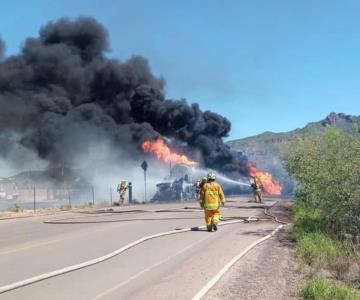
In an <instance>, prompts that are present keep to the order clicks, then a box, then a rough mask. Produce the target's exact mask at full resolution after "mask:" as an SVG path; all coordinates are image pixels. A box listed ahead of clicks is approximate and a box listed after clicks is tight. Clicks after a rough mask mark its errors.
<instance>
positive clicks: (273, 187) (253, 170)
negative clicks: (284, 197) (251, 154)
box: [248, 162, 283, 195]
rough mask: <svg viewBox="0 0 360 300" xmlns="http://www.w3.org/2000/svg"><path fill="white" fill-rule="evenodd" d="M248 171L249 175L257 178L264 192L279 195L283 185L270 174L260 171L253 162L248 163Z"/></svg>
mask: <svg viewBox="0 0 360 300" xmlns="http://www.w3.org/2000/svg"><path fill="white" fill-rule="evenodd" d="M248 167H249V173H250V176H251V177H255V178H257V179H258V180H259V181H260V183H261V185H262V187H263V190H264V193H266V194H269V195H281V192H282V189H283V186H282V184H281V183H280V182H279V181H277V180H276V179H274V178H273V176H272V174H270V173H268V172H265V171H262V170H260V169H258V168H257V167H256V164H255V163H253V162H250V163H248Z"/></svg>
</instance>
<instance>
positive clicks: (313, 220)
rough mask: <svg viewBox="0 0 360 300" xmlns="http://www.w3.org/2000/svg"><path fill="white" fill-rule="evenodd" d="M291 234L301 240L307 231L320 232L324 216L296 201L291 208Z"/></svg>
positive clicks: (322, 227)
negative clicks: (292, 225) (292, 220)
mask: <svg viewBox="0 0 360 300" xmlns="http://www.w3.org/2000/svg"><path fill="white" fill-rule="evenodd" d="M293 214H294V219H295V220H294V221H295V222H294V227H293V231H292V232H293V235H294V237H295V239H296V240H301V239H302V238H303V237H304V236H306V235H307V234H308V233H317V232H318V233H320V232H323V229H324V220H325V218H324V216H323V215H322V214H321V213H320V211H318V210H316V209H309V208H308V207H307V206H306V205H305V204H304V203H302V202H298V203H296V204H295V205H294V208H293Z"/></svg>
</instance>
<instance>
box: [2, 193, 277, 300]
mask: <svg viewBox="0 0 360 300" xmlns="http://www.w3.org/2000/svg"><path fill="white" fill-rule="evenodd" d="M248 201H249V198H236V199H229V201H228V203H227V206H226V207H225V208H224V209H223V210H222V215H223V219H224V220H233V219H237V218H244V217H249V216H256V215H261V216H263V215H262V209H261V206H260V205H258V204H254V203H249V202H248ZM273 202H274V200H271V201H270V200H269V201H266V203H265V204H266V205H271V204H272V203H273ZM46 221H50V222H52V223H50V224H49V223H45V222H46ZM201 225H204V220H203V212H202V210H200V209H199V207H198V205H197V204H196V203H177V204H158V205H155V204H152V205H137V206H129V207H126V208H116V209H115V210H114V211H101V210H99V211H96V212H94V211H88V212H85V211H84V212H83V213H80V212H77V213H72V212H67V213H62V214H56V215H52V216H38V217H31V218H24V219H12V220H1V221H0V270H1V272H0V286H4V285H7V284H10V283H13V282H17V281H21V280H24V279H27V278H30V277H33V276H37V275H40V274H43V273H47V272H50V271H54V270H57V269H61V268H64V267H68V266H71V265H74V264H78V263H81V262H84V261H88V260H91V259H94V258H97V257H101V256H103V255H106V254H108V253H110V252H113V251H114V250H116V249H119V248H121V247H122V246H125V245H127V244H129V243H131V242H133V241H135V240H137V239H140V238H142V237H144V236H148V235H151V234H155V233H160V232H165V231H170V230H174V229H182V228H187V227H194V226H201ZM277 225H278V224H277V223H275V222H272V221H262V222H256V223H238V224H233V225H226V226H221V227H219V230H218V231H217V232H212V233H209V232H206V231H205V230H199V231H190V232H184V233H178V234H174V235H169V236H164V237H160V238H156V239H152V240H149V241H145V242H144V243H142V244H139V245H137V246H135V247H134V248H131V249H129V250H127V251H126V252H124V253H121V254H119V255H117V256H115V257H113V258H111V259H109V260H107V261H104V262H101V263H99V264H96V265H93V266H90V267H86V268H83V269H81V270H77V271H73V272H70V273H66V274H63V275H60V276H57V277H53V278H50V279H46V280H43V281H40V282H37V283H34V284H31V285H28V286H25V287H21V288H18V289H15V290H12V291H9V292H5V293H3V294H0V299H32V300H33V299H147V300H150V299H191V298H192V297H193V296H194V295H195V294H196V293H197V292H198V291H199V290H200V289H201V288H202V287H203V286H204V285H205V284H206V283H207V282H208V281H209V280H210V279H211V278H212V277H213V276H214V275H215V274H216V273H217V272H218V271H219V270H220V269H221V268H222V267H223V266H224V265H225V264H226V263H228V262H229V261H230V260H231V259H232V258H233V257H234V256H236V255H237V254H238V253H239V252H241V251H242V250H244V249H245V248H246V247H247V246H249V245H250V244H251V243H252V242H254V241H256V240H257V239H259V238H261V237H263V236H265V235H267V234H269V233H270V232H271V231H272V230H273V229H275V228H276V227H277ZM205 299H206V296H205Z"/></svg>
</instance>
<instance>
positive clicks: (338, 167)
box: [286, 128, 360, 243]
mask: <svg viewBox="0 0 360 300" xmlns="http://www.w3.org/2000/svg"><path fill="white" fill-rule="evenodd" d="M286 168H287V170H288V172H289V174H290V175H292V176H294V177H295V178H296V180H297V188H296V198H297V200H299V202H302V203H303V205H304V206H305V207H307V208H309V209H312V210H314V216H313V217H314V218H315V219H314V218H313V219H312V218H305V219H304V220H306V221H309V222H310V223H309V224H304V226H305V227H308V226H319V228H320V227H322V226H324V229H325V230H326V231H327V232H328V233H329V234H331V235H333V236H336V237H338V238H340V239H345V238H350V239H352V240H353V241H354V242H356V243H359V241H360V237H359V235H360V140H359V138H358V136H355V135H346V134H343V133H340V132H339V131H337V130H336V129H334V128H329V129H328V130H326V131H325V133H324V135H323V136H321V137H320V138H319V136H316V137H309V138H307V139H304V140H300V141H298V142H297V143H296V144H295V145H293V146H292V147H291V151H288V152H287V154H286ZM306 213H308V212H306ZM317 214H319V215H318V216H317ZM304 220H303V221H304ZM316 220H317V221H318V222H319V223H318V225H316V222H317V221H316ZM300 221H301V217H300ZM315 221H316V222H315ZM303 229H304V228H303ZM304 230H305V229H304Z"/></svg>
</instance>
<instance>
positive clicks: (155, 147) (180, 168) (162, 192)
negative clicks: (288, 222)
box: [142, 138, 282, 202]
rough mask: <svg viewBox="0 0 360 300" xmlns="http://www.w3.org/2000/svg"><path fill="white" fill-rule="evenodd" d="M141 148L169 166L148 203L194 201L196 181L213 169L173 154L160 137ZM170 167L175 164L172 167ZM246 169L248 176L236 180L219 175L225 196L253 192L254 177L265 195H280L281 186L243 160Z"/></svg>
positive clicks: (181, 155)
mask: <svg viewBox="0 0 360 300" xmlns="http://www.w3.org/2000/svg"><path fill="white" fill-rule="evenodd" d="M142 149H143V151H144V152H145V153H153V154H154V155H155V156H156V157H157V159H158V160H161V161H163V162H165V163H169V164H170V175H169V176H168V177H166V178H164V181H163V182H161V183H158V184H157V185H156V186H157V191H156V193H155V195H154V196H153V197H152V199H151V201H153V202H162V201H191V200H197V199H196V198H197V196H196V195H197V193H196V181H197V180H199V179H200V178H201V177H204V176H206V174H207V173H208V172H209V171H213V170H210V169H204V168H200V167H199V164H198V163H197V162H195V161H193V160H191V159H189V158H188V157H187V156H185V155H183V154H179V153H177V152H174V151H172V150H171V149H170V147H169V146H168V145H167V144H166V142H165V141H164V139H162V138H157V139H156V140H155V141H153V142H151V141H146V142H144V143H143V144H142ZM238 157H239V161H243V162H244V159H246V158H244V157H243V156H242V154H241V153H238ZM171 164H176V165H175V166H173V167H171ZM246 167H247V168H248V169H249V176H238V178H237V180H234V179H231V178H228V177H227V176H224V175H221V174H218V177H217V178H218V181H219V182H220V183H221V184H222V186H223V188H224V191H225V193H227V194H228V195H231V194H233V195H235V194H249V193H251V190H252V189H251V182H250V178H252V179H255V178H256V179H257V180H258V181H260V183H261V186H262V189H263V192H264V193H265V194H268V195H281V190H282V185H281V183H280V182H278V181H277V180H275V179H274V178H273V177H272V175H271V174H270V173H268V172H265V171H262V170H260V169H258V168H257V167H256V165H255V163H252V162H247V161H246Z"/></svg>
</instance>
